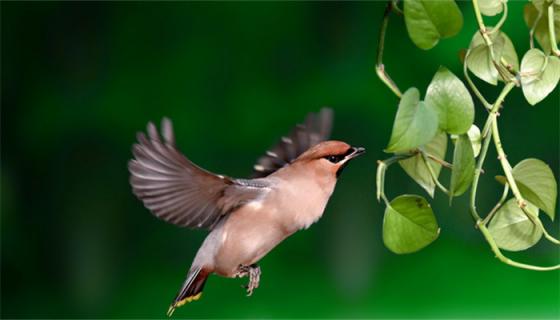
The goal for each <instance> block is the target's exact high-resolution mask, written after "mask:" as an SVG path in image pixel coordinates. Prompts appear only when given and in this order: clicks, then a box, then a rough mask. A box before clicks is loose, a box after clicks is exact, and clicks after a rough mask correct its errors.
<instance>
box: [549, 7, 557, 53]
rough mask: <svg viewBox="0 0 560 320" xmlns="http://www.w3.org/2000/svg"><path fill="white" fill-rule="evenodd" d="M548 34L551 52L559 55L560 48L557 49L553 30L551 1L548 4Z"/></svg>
mask: <svg viewBox="0 0 560 320" xmlns="http://www.w3.org/2000/svg"><path fill="white" fill-rule="evenodd" d="M548 36H549V38H550V47H551V48H552V53H553V54H554V55H555V56H557V57H560V50H558V45H557V44H556V32H555V30H554V6H553V4H552V2H550V3H549V4H548Z"/></svg>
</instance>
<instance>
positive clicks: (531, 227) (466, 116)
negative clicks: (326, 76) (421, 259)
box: [376, 0, 560, 271]
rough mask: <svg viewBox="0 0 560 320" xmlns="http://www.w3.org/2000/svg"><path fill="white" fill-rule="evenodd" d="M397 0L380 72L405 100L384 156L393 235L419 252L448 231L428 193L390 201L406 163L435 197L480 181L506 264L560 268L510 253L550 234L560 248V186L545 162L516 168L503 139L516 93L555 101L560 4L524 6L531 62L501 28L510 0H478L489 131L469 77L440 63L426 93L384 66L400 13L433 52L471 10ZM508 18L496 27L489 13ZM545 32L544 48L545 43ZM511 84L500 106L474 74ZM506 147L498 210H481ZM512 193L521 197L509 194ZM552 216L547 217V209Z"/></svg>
mask: <svg viewBox="0 0 560 320" xmlns="http://www.w3.org/2000/svg"><path fill="white" fill-rule="evenodd" d="M398 5H399V3H398V1H396V0H391V1H388V2H387V5H386V8H385V12H384V15H383V20H382V24H381V29H380V34H379V41H378V51H377V63H376V73H377V75H378V76H379V78H380V79H381V81H382V82H383V83H384V84H385V85H387V87H389V89H390V90H391V91H392V92H393V93H394V94H395V95H396V96H397V97H398V98H399V99H400V102H399V106H398V110H397V114H396V116H395V121H394V124H393V130H392V133H391V138H390V141H389V144H388V146H387V148H386V149H385V152H387V153H392V154H393V156H392V157H390V158H388V159H386V160H383V161H378V167H377V176H376V185H377V199H378V201H381V200H383V202H384V203H385V205H386V210H385V214H384V221H383V241H384V243H385V246H386V247H387V248H389V249H390V250H391V251H393V252H395V253H399V254H403V253H411V252H415V251H418V250H420V249H422V248H424V247H425V246H427V245H429V244H430V243H432V242H433V241H435V240H436V239H437V237H438V235H439V232H440V229H439V226H438V224H437V221H436V218H435V215H434V213H433V210H432V208H431V207H430V205H429V203H428V202H427V200H426V199H424V198H423V197H421V196H418V195H401V196H398V197H396V198H395V199H393V200H391V201H389V199H388V198H387V196H386V194H385V175H386V171H387V169H388V168H389V167H391V166H392V165H393V164H395V163H398V164H399V165H400V166H401V167H402V168H403V170H404V171H405V172H406V173H407V174H408V175H409V176H410V177H411V178H412V179H413V180H414V181H415V182H416V183H418V184H419V185H420V186H421V187H422V188H423V189H424V190H425V191H426V192H427V193H428V194H429V195H430V196H432V197H433V196H434V193H435V189H436V188H437V189H439V190H440V191H441V192H443V193H445V194H447V195H448V196H449V203H450V205H451V202H452V199H453V198H454V197H457V196H460V195H461V194H463V193H465V192H467V190H468V189H469V188H470V198H469V209H470V213H471V216H472V218H473V219H474V221H475V226H476V228H477V229H478V230H480V232H481V233H482V235H483V237H484V239H485V240H486V241H487V242H488V244H489V246H490V248H491V250H492V251H493V253H494V254H495V256H496V257H497V258H498V259H499V260H500V261H502V262H504V263H506V264H508V265H511V266H514V267H519V268H525V269H531V270H539V271H545V270H556V269H560V264H558V265H553V266H536V265H532V264H526V263H521V262H517V261H514V260H512V259H510V258H508V257H507V256H506V255H504V253H503V251H521V250H526V249H529V248H530V247H532V246H534V245H535V244H536V243H537V242H538V241H539V240H541V238H542V237H543V236H544V238H545V239H546V240H548V241H550V242H552V243H554V244H557V245H560V241H559V240H558V239H556V238H555V237H554V236H552V235H551V234H550V233H549V232H548V231H547V230H546V229H545V228H544V226H543V224H542V222H541V220H540V216H539V213H540V211H542V212H544V213H545V214H546V215H547V216H548V217H549V218H550V219H551V220H554V218H555V212H556V197H557V183H556V179H555V177H554V174H553V173H552V170H551V169H550V168H549V166H548V165H546V164H545V163H544V162H542V161H540V160H537V159H532V158H530V159H525V160H523V161H521V162H519V163H518V164H517V165H515V166H512V165H511V163H510V162H509V160H508V158H507V155H506V152H505V149H504V145H503V144H502V140H501V137H500V130H499V117H500V112H502V109H505V106H504V103H505V100H506V98H507V96H508V94H509V93H510V92H511V91H512V90H514V89H516V88H519V87H520V88H521V90H522V92H523V95H524V96H525V98H526V100H527V101H528V102H529V104H531V105H535V104H537V103H539V102H540V101H542V100H543V99H545V98H546V97H547V96H548V95H549V94H550V93H551V92H552V91H553V90H554V88H555V87H556V86H557V84H558V81H559V79H560V59H559V58H558V57H559V56H560V50H559V49H558V42H557V39H558V38H557V37H556V34H557V33H559V32H560V1H559V0H532V1H531V2H528V3H527V4H526V6H525V8H524V19H525V22H526V24H527V26H528V29H529V44H530V49H529V50H528V51H527V52H526V53H525V54H524V55H523V58H522V59H521V64H519V61H518V56H517V53H516V51H515V48H514V45H513V43H512V42H511V40H510V39H509V38H508V36H507V35H506V34H505V33H504V32H503V31H501V28H502V26H503V25H504V24H505V23H506V22H507V18H508V3H507V0H472V6H473V11H474V14H475V17H476V21H477V26H478V29H477V31H476V32H475V33H474V35H473V38H472V40H471V43H470V45H469V47H468V49H467V50H466V51H465V54H464V57H463V59H462V63H463V74H464V77H465V79H466V83H467V85H468V87H469V88H470V90H471V91H472V93H473V94H474V96H475V97H476V98H477V99H478V101H480V103H481V104H482V106H483V107H484V110H486V112H487V114H488V115H487V117H486V121H485V123H484V126H483V127H482V131H481V130H480V129H479V128H478V127H477V126H476V125H475V124H474V101H473V99H472V96H471V93H470V92H469V90H468V89H467V87H466V86H465V84H464V83H463V82H462V81H461V80H460V79H459V78H458V77H457V76H455V75H454V74H453V73H452V72H451V71H449V70H448V69H447V68H445V67H440V68H439V70H438V71H437V72H436V74H435V75H434V77H433V79H432V81H431V83H430V85H429V86H428V88H427V90H426V93H425V96H424V100H421V99H420V91H419V90H418V89H416V88H410V89H408V90H406V91H405V92H404V93H402V92H401V91H400V89H399V88H398V86H397V85H396V83H395V82H394V81H393V80H392V79H391V77H390V76H389V74H388V73H387V71H386V68H385V65H384V64H383V51H384V44H385V34H386V32H387V27H388V22H389V18H390V16H391V14H392V13H393V12H396V13H397V14H399V15H403V16H404V21H405V24H406V28H407V31H408V34H409V37H410V39H411V40H412V42H413V43H414V44H415V45H416V46H417V47H419V48H420V49H424V50H429V49H431V48H433V47H434V46H436V45H437V43H438V42H439V41H440V39H444V38H448V37H452V36H454V35H456V34H457V33H458V32H459V31H460V30H461V28H462V26H463V16H462V13H461V11H460V9H459V7H458V6H457V4H456V3H455V1H454V0H438V1H433V0H404V1H403V3H402V5H403V8H402V9H401V8H399V6H398ZM498 14H501V17H500V19H499V20H498V22H497V23H496V25H494V26H487V25H486V24H485V22H484V16H496V15H498ZM535 39H536V42H537V43H538V45H539V46H540V49H539V48H537V47H536V46H535ZM470 73H472V74H473V75H474V76H476V77H477V78H479V79H480V80H482V81H484V82H486V83H488V84H490V85H493V86H497V85H498V84H499V83H503V87H502V89H501V91H500V93H499V95H498V97H497V98H496V99H495V101H494V102H493V103H490V102H489V101H488V100H487V99H486V98H485V97H484V95H482V93H481V91H480V90H479V89H478V88H477V86H476V85H475V83H474V81H473V80H472V79H471V76H470ZM449 138H451V140H453V141H454V142H455V144H454V152H453V160H452V162H451V163H449V162H447V161H446V160H445V155H446V151H447V143H448V140H449ZM491 144H492V145H493V146H494V148H495V149H496V152H497V154H498V161H499V163H500V166H501V170H502V171H503V174H504V176H498V177H496V180H497V181H498V182H499V183H501V184H503V192H502V196H501V197H500V199H499V200H498V202H497V203H496V205H495V206H494V207H493V208H492V210H490V212H489V213H488V214H486V215H485V216H482V215H480V214H479V212H478V210H477V206H476V204H477V190H478V185H479V180H480V175H481V173H483V166H484V163H485V161H486V156H487V153H488V149H489V148H490V145H491ZM442 168H445V169H449V170H451V180H450V183H449V186H448V187H446V186H445V185H444V184H443V183H441V182H440V181H439V173H440V171H441V170H442ZM510 194H511V195H512V197H511V198H509V199H508V197H509V196H510ZM541 216H542V215H541Z"/></svg>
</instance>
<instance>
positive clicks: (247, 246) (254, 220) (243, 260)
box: [215, 212, 289, 277]
mask: <svg viewBox="0 0 560 320" xmlns="http://www.w3.org/2000/svg"><path fill="white" fill-rule="evenodd" d="M260 214H261V216H258V215H257V214H244V213H242V212H241V213H239V214H235V215H233V216H231V217H230V218H229V219H228V221H227V222H226V224H225V225H224V229H223V232H222V237H223V242H222V245H221V246H220V248H219V250H218V252H217V255H216V258H215V272H216V273H218V274H219V275H222V276H226V277H234V276H235V275H236V273H237V271H238V267H239V265H245V266H248V265H251V264H254V263H257V262H258V261H259V260H260V259H261V258H262V257H263V256H264V255H266V254H267V253H268V252H270V250H272V249H273V248H274V247H276V246H277V245H278V244H279V243H280V242H281V241H282V240H284V239H285V238H286V237H287V236H288V235H289V234H286V232H285V230H283V228H281V227H280V226H279V225H278V224H276V223H275V222H274V220H273V219H269V218H266V217H265V215H263V213H260Z"/></svg>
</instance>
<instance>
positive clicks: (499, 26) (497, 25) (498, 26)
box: [490, 1, 508, 33]
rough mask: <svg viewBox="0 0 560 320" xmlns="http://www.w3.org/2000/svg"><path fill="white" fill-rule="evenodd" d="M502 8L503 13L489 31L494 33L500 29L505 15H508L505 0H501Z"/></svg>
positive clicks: (505, 17) (505, 18)
mask: <svg viewBox="0 0 560 320" xmlns="http://www.w3.org/2000/svg"><path fill="white" fill-rule="evenodd" d="M502 8H503V9H504V13H503V14H502V17H501V18H500V21H498V23H497V24H496V26H494V28H492V30H491V31H490V33H494V32H496V31H498V30H500V28H502V26H503V25H504V23H505V22H506V20H507V16H508V6H507V3H506V1H503V2H502Z"/></svg>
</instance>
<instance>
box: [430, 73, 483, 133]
mask: <svg viewBox="0 0 560 320" xmlns="http://www.w3.org/2000/svg"><path fill="white" fill-rule="evenodd" d="M425 101H426V103H427V104H428V105H430V106H432V107H434V108H435V110H436V112H437V114H438V120H439V128H440V129H441V130H443V131H445V132H447V133H450V134H462V133H466V132H467V131H468V130H469V129H470V127H471V125H472V123H473V121H474V103H473V100H472V98H471V95H470V93H469V90H467V88H466V87H465V85H464V84H463V82H462V81H461V80H459V78H457V77H456V76H455V75H454V74H453V73H452V72H451V71H449V70H448V69H447V68H445V67H439V70H438V71H437V72H436V74H435V75H434V78H433V79H432V82H431V83H430V85H429V86H428V90H427V92H426V99H425Z"/></svg>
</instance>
